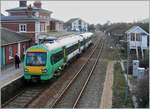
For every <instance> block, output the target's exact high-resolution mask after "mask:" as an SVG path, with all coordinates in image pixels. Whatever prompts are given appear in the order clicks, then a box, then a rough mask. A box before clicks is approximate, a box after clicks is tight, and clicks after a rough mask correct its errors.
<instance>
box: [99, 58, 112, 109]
mask: <svg viewBox="0 0 150 109" xmlns="http://www.w3.org/2000/svg"><path fill="white" fill-rule="evenodd" d="M113 69H114V62H112V61H111V62H109V64H108V66H107V71H106V78H105V83H104V89H103V94H102V98H101V103H100V108H111V107H112V87H113Z"/></svg>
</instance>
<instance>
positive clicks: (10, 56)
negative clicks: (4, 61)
mask: <svg viewBox="0 0 150 109" xmlns="http://www.w3.org/2000/svg"><path fill="white" fill-rule="evenodd" d="M10 50H11V51H10ZM8 56H9V57H8V58H9V60H11V59H13V47H12V46H9V47H8Z"/></svg>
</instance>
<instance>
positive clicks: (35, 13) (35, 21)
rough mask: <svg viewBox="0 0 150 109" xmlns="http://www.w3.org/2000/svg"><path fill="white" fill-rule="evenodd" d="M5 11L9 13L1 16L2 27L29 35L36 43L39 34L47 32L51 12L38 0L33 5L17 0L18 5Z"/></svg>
mask: <svg viewBox="0 0 150 109" xmlns="http://www.w3.org/2000/svg"><path fill="white" fill-rule="evenodd" d="M6 11H7V12H8V14H9V15H8V16H1V25H2V27H5V28H8V29H11V30H12V31H14V32H17V33H22V34H24V35H26V36H28V37H30V38H31V39H32V43H38V37H39V35H40V34H41V33H46V32H47V27H48V25H49V20H50V18H51V14H52V12H51V11H48V10H45V9H42V4H41V2H40V1H35V2H34V4H33V6H31V5H29V6H27V1H25V0H20V1H19V7H17V8H13V9H8V10H6Z"/></svg>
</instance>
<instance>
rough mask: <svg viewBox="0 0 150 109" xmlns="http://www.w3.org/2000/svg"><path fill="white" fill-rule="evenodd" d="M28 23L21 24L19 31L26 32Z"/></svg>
mask: <svg viewBox="0 0 150 109" xmlns="http://www.w3.org/2000/svg"><path fill="white" fill-rule="evenodd" d="M26 31H27V24H19V32H26Z"/></svg>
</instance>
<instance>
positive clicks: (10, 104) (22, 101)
mask: <svg viewBox="0 0 150 109" xmlns="http://www.w3.org/2000/svg"><path fill="white" fill-rule="evenodd" d="M46 88H48V86H47V85H42V84H40V85H36V86H32V85H31V86H29V87H25V88H24V89H23V90H22V91H20V92H19V93H18V94H17V95H16V96H14V97H13V98H11V99H9V100H8V101H7V102H5V103H4V104H2V108H26V107H28V105H29V104H30V103H31V102H32V101H33V100H34V99H36V98H37V97H38V96H39V95H40V94H41V93H42V92H43V91H44V90H45V89H46Z"/></svg>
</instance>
